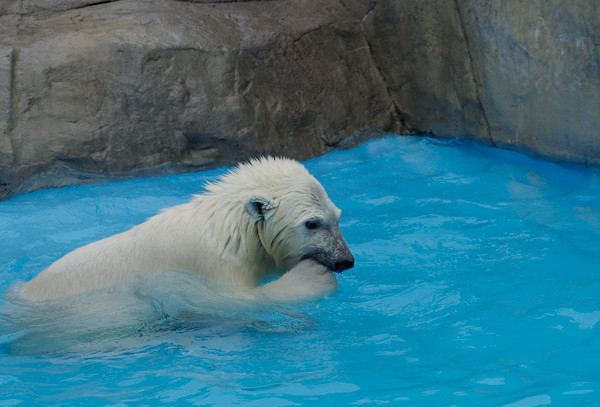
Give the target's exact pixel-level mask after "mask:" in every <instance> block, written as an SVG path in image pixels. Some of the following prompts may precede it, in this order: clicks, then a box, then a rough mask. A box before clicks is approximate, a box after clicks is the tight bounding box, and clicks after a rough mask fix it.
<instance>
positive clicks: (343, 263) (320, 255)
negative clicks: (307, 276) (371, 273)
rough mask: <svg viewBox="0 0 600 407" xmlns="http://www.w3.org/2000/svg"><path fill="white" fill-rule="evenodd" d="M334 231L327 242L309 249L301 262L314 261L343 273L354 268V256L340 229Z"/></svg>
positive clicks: (331, 231)
mask: <svg viewBox="0 0 600 407" xmlns="http://www.w3.org/2000/svg"><path fill="white" fill-rule="evenodd" d="M332 229H333V230H330V231H329V232H330V233H329V234H328V238H327V242H325V244H323V245H319V246H318V247H310V248H308V250H307V251H306V253H305V254H304V255H303V256H302V257H301V260H306V259H312V260H314V261H316V262H317V263H320V264H322V265H323V266H325V267H327V268H328V269H329V270H332V271H335V272H337V273H341V272H342V271H344V270H348V269H351V268H352V267H354V256H353V255H352V252H350V248H349V247H348V245H347V244H346V241H345V240H344V237H343V236H342V232H341V231H340V230H339V228H337V227H336V228H332Z"/></svg>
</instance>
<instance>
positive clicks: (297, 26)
mask: <svg viewBox="0 0 600 407" xmlns="http://www.w3.org/2000/svg"><path fill="white" fill-rule="evenodd" d="M55 3H56V4H54V5H50V4H47V7H46V8H43V9H40V7H41V5H40V4H39V3H37V4H36V5H35V9H34V10H29V9H28V10H22V9H18V10H15V9H14V8H13V9H11V10H12V11H11V13H12V14H7V15H5V16H4V17H2V21H1V22H0V26H1V27H2V31H3V32H2V33H0V38H2V39H3V40H2V48H1V49H0V50H1V52H0V87H1V88H2V89H3V92H2V96H1V97H0V104H1V105H2V108H1V109H0V112H1V113H0V114H2V115H3V116H0V129H1V130H2V133H1V139H0V140H1V141H0V171H1V172H0V174H1V177H2V181H1V182H2V184H3V188H4V190H3V192H4V194H8V193H11V192H12V191H14V190H17V191H19V190H28V189H32V188H37V187H40V186H47V185H57V184H58V185H60V184H68V183H72V182H79V180H80V179H82V178H89V179H92V180H93V179H97V178H98V176H99V175H102V174H140V173H152V172H156V171H159V172H160V171H179V170H185V169H200V168H206V167H213V166H215V165H219V164H223V163H231V162H234V161H238V160H242V159H245V158H248V157H249V156H255V155H259V154H281V155H286V156H292V157H296V158H300V159H306V158H309V157H312V156H315V155H319V154H323V153H325V152H327V151H329V150H330V149H333V148H336V147H340V146H344V145H351V144H352V143H353V140H354V139H353V138H352V137H355V138H356V136H357V135H359V137H358V138H360V134H362V133H368V132H370V131H372V130H375V129H381V130H390V131H393V130H399V129H401V127H400V126H399V121H398V118H397V116H396V112H395V110H394V105H393V103H392V101H391V98H390V97H389V94H388V93H387V89H386V87H385V85H384V83H383V80H382V78H381V76H380V73H379V71H378V70H377V67H376V66H375V65H374V64H373V62H372V59H371V58H370V56H369V47H368V44H367V42H366V39H365V37H364V35H363V34H362V32H361V31H360V28H359V27H357V26H356V25H355V24H353V23H352V21H351V19H350V18H349V17H348V13H347V12H346V10H345V9H344V8H343V7H342V6H341V4H340V3H338V2H326V4H323V3H322V2H319V1H310V0H300V1H270V2H250V3H245V2H242V3H191V2H179V1H165V0H154V1H153V0H144V1H135V0H123V1H114V2H102V3H100V4H91V5H90V4H88V5H87V6H86V7H79V8H76V9H71V10H68V11H64V10H63V8H68V6H69V3H68V2H55ZM89 3H91V2H89ZM15 4H19V5H20V4H21V2H15ZM15 7H16V6H15ZM32 7H34V6H32ZM27 13H29V14H27Z"/></svg>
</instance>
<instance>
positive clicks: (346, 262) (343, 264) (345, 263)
mask: <svg viewBox="0 0 600 407" xmlns="http://www.w3.org/2000/svg"><path fill="white" fill-rule="evenodd" d="M352 267H354V257H350V258H348V259H342V260H338V261H336V262H335V268H334V270H335V271H337V272H342V271H344V270H348V269H351V268H352Z"/></svg>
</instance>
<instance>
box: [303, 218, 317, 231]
mask: <svg viewBox="0 0 600 407" xmlns="http://www.w3.org/2000/svg"><path fill="white" fill-rule="evenodd" d="M304 227H305V228H306V229H308V230H315V229H317V228H318V227H319V222H318V221H316V220H314V219H311V220H307V221H306V222H304Z"/></svg>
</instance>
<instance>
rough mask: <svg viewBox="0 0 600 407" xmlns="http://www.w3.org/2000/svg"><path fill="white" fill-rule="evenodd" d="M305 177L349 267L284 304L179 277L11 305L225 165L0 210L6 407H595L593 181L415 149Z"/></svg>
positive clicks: (375, 148)
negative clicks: (60, 263) (24, 286)
mask: <svg viewBox="0 0 600 407" xmlns="http://www.w3.org/2000/svg"><path fill="white" fill-rule="evenodd" d="M306 165H307V167H308V169H309V170H310V171H311V172H312V173H313V174H314V175H315V176H316V177H317V179H319V180H320V181H321V183H322V184H323V186H324V187H325V189H326V190H327V191H328V193H329V196H330V197H331V199H332V200H333V201H334V202H335V203H336V205H337V206H338V207H340V208H341V209H342V210H343V215H342V223H341V229H342V232H343V233H344V236H345V237H346V240H347V241H348V244H349V245H350V248H351V249H352V250H353V252H354V255H355V258H356V267H355V268H354V269H353V270H349V271H347V272H344V273H343V274H342V275H341V276H339V283H340V291H339V292H338V293H337V294H335V295H333V296H331V297H329V298H326V299H324V300H321V301H317V302H312V303H306V304H301V305H296V306H288V307H285V308H282V307H280V306H272V307H270V306H261V307H257V306H251V305H249V304H246V303H244V302H243V301H233V300H229V299H228V298H227V297H226V296H220V295H218V294H215V291H214V290H212V289H211V287H210V284H209V282H206V281H201V280H199V279H197V278H196V276H193V275H190V274H186V273H167V274H166V275H160V276H152V277H151V278H148V279H145V280H144V281H137V282H134V283H132V284H131V285H125V286H120V287H117V288H114V289H111V290H104V291H98V292H96V293H93V294H90V295H86V296H80V297H76V298H72V299H70V300H69V301H58V302H55V303H50V304H46V305H45V306H43V307H40V306H37V307H36V306H35V305H32V304H27V303H24V302H22V301H20V300H19V299H18V298H16V296H15V295H14V292H15V291H16V289H15V288H14V287H15V285H16V287H18V284H19V282H20V281H27V280H29V279H31V278H33V277H34V276H35V275H37V274H38V273H39V272H40V271H41V270H43V269H44V268H45V267H47V266H48V265H49V264H50V263H52V262H53V261H54V260H56V259H58V258H59V257H61V256H62V255H64V254H65V253H67V252H69V251H71V250H73V249H74V248H76V247H78V246H81V245H83V244H86V243H89V242H91V241H94V240H98V239H101V238H103V237H106V236H109V235H112V234H114V233H118V232H121V231H124V230H126V229H128V228H130V227H131V226H133V225H136V224H138V223H141V222H143V221H144V220H145V219H146V218H148V217H150V216H152V215H153V214H155V213H156V212H158V211H159V210H160V209H162V208H165V207H168V206H172V205H176V204H179V203H183V202H185V201H187V200H188V199H189V198H190V195H191V194H193V193H198V192H200V190H201V185H202V184H203V183H204V182H206V181H209V180H214V179H215V178H216V177H217V176H218V175H219V174H222V173H223V172H224V171H225V170H224V169H221V170H215V171H208V172H203V173H196V174H185V175H176V176H166V177H161V178H154V179H142V180H135V181H127V182H117V183H111V184H106V185H93V186H84V187H70V188H62V189H56V190H45V191H37V192H33V193H29V194H26V195H22V196H18V197H16V198H13V199H11V200H9V201H5V202H0V231H1V233H2V238H1V240H0V293H1V294H2V295H4V299H3V300H1V301H0V303H1V304H0V335H1V336H0V405H1V406H13V405H34V404H35V405H74V404H85V405H119V406H126V405H140V404H144V405H157V406H159V405H173V404H183V405H213V404H216V405H231V404H242V405H249V404H257V405H273V406H286V405H298V404H308V405H332V404H333V405H347V404H391V405H407V406H408V405H410V406H414V405H423V406H431V405H461V406H464V405H467V406H468V405H507V406H541V405H550V404H556V405H571V404H584V405H594V404H597V403H598V402H600V371H599V369H598V366H600V340H599V338H598V335H599V332H600V324H599V322H600V270H599V267H598V265H599V264H600V250H599V242H600V228H599V226H600V185H599V181H598V171H597V170H595V169H586V168H583V167H579V166H574V165H557V164H552V163H548V162H544V161H540V160H535V159H532V158H529V157H526V156H523V155H520V154H517V153H512V152H506V151H501V150H495V149H490V148H487V147H482V146H479V145H476V144H473V143H470V142H465V141H458V140H437V139H430V138H416V137H390V138H386V139H382V140H376V141H373V142H370V143H367V144H365V145H363V146H360V147H358V148H355V149H353V150H349V151H340V152H334V153H331V154H328V155H326V156H324V157H320V158H317V159H315V160H311V161H309V162H307V163H306ZM11 287H13V288H11ZM199 298H201V299H202V301H199V300H198V299H199Z"/></svg>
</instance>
